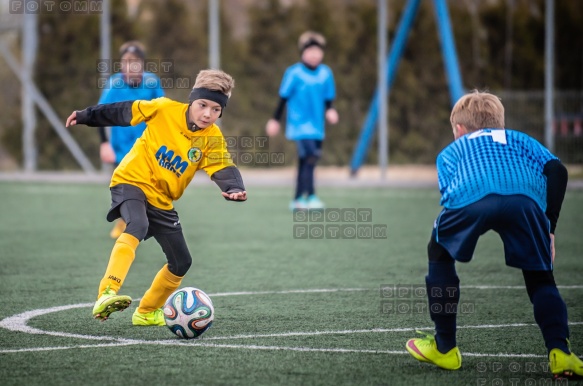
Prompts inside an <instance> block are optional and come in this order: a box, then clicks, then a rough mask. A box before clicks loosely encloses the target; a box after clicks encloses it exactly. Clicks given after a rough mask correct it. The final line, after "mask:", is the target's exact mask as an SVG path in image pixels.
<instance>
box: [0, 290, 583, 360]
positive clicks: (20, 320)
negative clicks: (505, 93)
mask: <svg viewBox="0 0 583 386" xmlns="http://www.w3.org/2000/svg"><path fill="white" fill-rule="evenodd" d="M566 287H567V288H576V289H579V288H583V286H566ZM462 288H464V287H462ZM465 288H475V289H519V288H524V287H522V286H467V287H465ZM373 290H375V291H376V290H377V289H372V288H344V289H306V290H287V291H242V292H224V293H216V294H210V295H209V296H211V297H221V296H243V295H274V294H295V293H326V292H356V291H373ZM91 306H93V303H80V304H72V305H66V306H58V307H51V308H45V309H38V310H32V311H26V312H23V313H21V314H17V315H13V316H10V317H8V318H5V319H3V320H1V321H0V327H3V328H6V329H8V330H10V331H17V332H24V333H27V334H43V335H51V336H58V337H66V338H75V339H86V340H97V341H112V343H101V344H94V345H74V346H55V347H32V348H22V349H0V354H8V353H18V352H32V351H52V350H67V349H75V348H99V347H119V346H128V345H137V344H157V345H178V346H184V345H190V346H203V347H223V348H233V349H250V350H285V351H304V352H337V353H376V354H406V353H407V352H406V351H391V350H355V349H342V348H310V347H281V346H261V345H235V344H216V343H206V341H210V340H236V339H258V338H279V337H290V336H317V335H346V334H363V333H388V332H407V331H415V330H432V329H433V327H417V328H390V329H383V328H374V329H368V330H364V329H363V330H339V331H304V332H284V333H277V334H257V335H233V336H222V337H209V338H203V339H201V340H196V341H177V340H163V341H160V340H157V341H145V340H134V339H125V338H117V337H110V336H103V335H100V336H97V335H83V334H72V333H67V332H60V331H44V330H40V329H37V328H34V327H30V326H28V325H27V323H28V321H29V320H30V319H32V318H34V317H37V316H41V315H46V314H50V313H54V312H59V311H65V310H69V309H74V308H90V307H91ZM569 324H570V325H581V324H583V322H572V323H569ZM534 326H536V324H526V323H513V324H499V325H492V324H487V325H476V326H458V329H480V328H513V327H534ZM464 355H467V356H476V357H506V358H531V357H532V358H534V357H544V355H536V354H507V353H498V354H483V353H464Z"/></svg>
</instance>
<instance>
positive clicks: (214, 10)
mask: <svg viewBox="0 0 583 386" xmlns="http://www.w3.org/2000/svg"><path fill="white" fill-rule="evenodd" d="M219 24H220V20H219V0H209V67H210V68H216V69H219V68H221V54H220V47H221V41H220V31H219Z"/></svg>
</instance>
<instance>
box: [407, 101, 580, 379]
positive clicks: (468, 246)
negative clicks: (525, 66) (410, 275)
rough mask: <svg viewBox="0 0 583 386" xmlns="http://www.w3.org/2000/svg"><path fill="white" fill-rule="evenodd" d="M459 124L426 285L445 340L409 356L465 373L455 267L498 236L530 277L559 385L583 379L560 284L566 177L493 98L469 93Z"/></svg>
mask: <svg viewBox="0 0 583 386" xmlns="http://www.w3.org/2000/svg"><path fill="white" fill-rule="evenodd" d="M450 121H451V125H452V128H453V134H454V137H455V141H454V142H453V143H451V144H450V145H449V146H447V147H446V148H445V149H444V150H443V151H442V152H441V153H440V154H439V155H438V157H437V173H438V178H439V190H440V192H441V195H442V197H441V205H442V206H443V207H444V208H443V210H442V212H441V213H440V214H439V216H438V217H437V220H436V221H435V224H434V228H433V232H432V234H431V239H430V241H429V245H428V256H429V272H428V274H427V276H426V277H425V281H426V286H427V297H428V301H429V311H430V316H431V320H432V321H433V322H434V324H435V330H436V334H435V336H433V335H430V334H425V335H426V336H425V337H424V338H417V339H410V340H409V341H408V342H407V344H406V348H407V351H409V353H410V354H411V355H412V356H413V357H414V358H415V359H417V360H419V361H421V362H428V363H432V364H435V365H437V366H439V367H441V368H444V369H447V370H457V369H459V368H460V367H461V362H462V359H461V354H460V351H459V349H458V347H457V344H456V315H457V305H458V302H459V297H460V285H459V282H460V281H459V278H458V276H457V273H456V269H455V262H456V261H460V262H468V261H470V260H471V259H472V255H473V253H474V249H475V247H476V243H477V242H478V238H479V237H480V236H481V235H482V234H484V233H485V232H487V231H489V230H493V231H495V232H497V233H498V234H499V235H500V237H501V239H502V242H503V244H504V254H505V258H506V265H508V266H510V267H515V268H519V269H521V270H522V273H523V276H524V282H525V284H526V290H527V293H528V296H529V298H530V301H531V303H532V305H533V308H534V318H535V320H536V322H537V324H538V326H539V328H540V330H541V332H542V336H543V339H544V342H545V345H546V347H547V350H548V354H549V361H550V370H551V372H552V373H553V375H554V376H555V377H559V376H561V377H563V376H565V377H567V376H572V375H575V376H581V375H583V361H581V360H580V359H579V358H578V357H577V356H576V355H575V354H573V353H572V352H571V351H570V348H569V341H568V338H569V327H568V323H567V308H566V306H565V302H564V301H563V299H562V298H561V295H560V294H559V291H558V289H557V286H556V284H555V279H554V276H553V262H554V257H555V246H554V234H555V228H556V225H557V220H558V218H559V213H560V210H561V206H562V202H563V198H564V196H565V190H566V186H567V178H568V177H567V170H566V168H565V167H564V166H563V165H562V164H561V162H560V161H559V159H558V158H557V157H555V156H554V155H553V154H551V153H550V152H549V151H548V150H547V149H546V148H545V147H543V146H542V145H541V144H540V143H539V142H537V141H536V140H534V139H533V138H531V137H529V136H528V135H526V134H523V133H520V132H517V131H513V130H505V129H504V107H503V106H502V103H501V102H500V100H499V98H498V97H496V96H494V95H492V94H489V93H486V92H479V91H473V92H471V93H469V94H466V95H465V96H463V97H462V98H461V99H460V100H459V101H458V102H457V103H456V104H455V106H454V107H453V110H452V113H451V117H450Z"/></svg>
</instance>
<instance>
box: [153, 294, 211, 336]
mask: <svg viewBox="0 0 583 386" xmlns="http://www.w3.org/2000/svg"><path fill="white" fill-rule="evenodd" d="M214 318H215V309H214V307H213V302H212V301H211V298H210V297H209V296H208V295H207V294H205V293H204V292H203V291H202V290H200V289H198V288H194V287H184V288H181V289H179V290H176V291H174V292H173V293H172V295H170V297H168V300H166V304H164V319H165V320H166V326H168V328H169V329H170V331H172V332H173V333H174V334H176V335H178V337H180V338H184V339H193V338H198V337H199V336H201V335H202V333H203V332H205V331H206V330H208V329H209V327H210V326H211V325H212V324H213V319H214Z"/></svg>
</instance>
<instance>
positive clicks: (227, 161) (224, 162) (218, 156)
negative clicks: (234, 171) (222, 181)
mask: <svg viewBox="0 0 583 386" xmlns="http://www.w3.org/2000/svg"><path fill="white" fill-rule="evenodd" d="M206 142H207V146H206V151H205V152H204V155H203V157H204V158H205V159H203V162H201V163H200V168H201V169H203V170H204V171H205V172H206V174H208V175H209V177H210V176H212V175H213V174H214V173H216V172H218V171H219V170H221V169H224V168H226V167H228V166H235V163H234V162H233V158H232V157H231V154H230V153H229V150H228V149H227V141H225V137H223V134H222V133H221V131H220V130H219V129H218V128H217V129H216V130H214V131H213V132H212V135H209V136H207V137H206Z"/></svg>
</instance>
